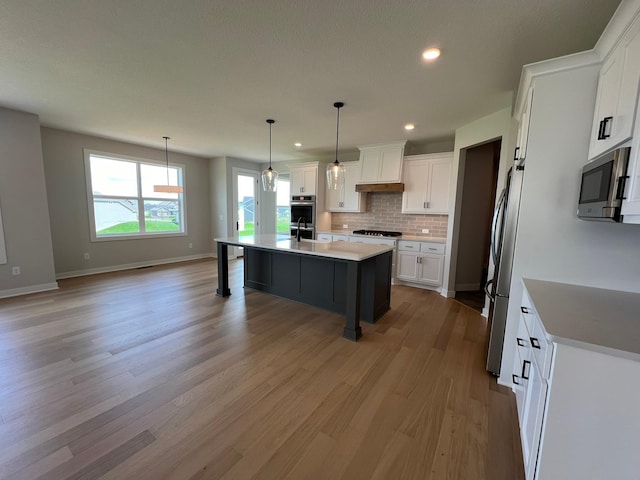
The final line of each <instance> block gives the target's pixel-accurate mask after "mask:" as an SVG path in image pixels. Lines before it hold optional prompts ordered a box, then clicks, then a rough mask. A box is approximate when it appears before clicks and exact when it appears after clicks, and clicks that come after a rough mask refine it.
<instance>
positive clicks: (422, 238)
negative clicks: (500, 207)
mask: <svg viewBox="0 0 640 480" xmlns="http://www.w3.org/2000/svg"><path fill="white" fill-rule="evenodd" d="M318 233H328V234H329V235H349V236H351V237H371V238H389V239H391V240H418V241H421V242H433V243H446V242H447V239H446V238H442V237H427V236H424V235H404V234H402V236H401V237H375V236H371V235H358V234H356V233H353V232H352V231H351V230H322V231H320V230H319V231H318Z"/></svg>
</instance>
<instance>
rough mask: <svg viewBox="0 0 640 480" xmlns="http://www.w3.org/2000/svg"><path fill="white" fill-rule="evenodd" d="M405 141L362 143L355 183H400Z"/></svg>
mask: <svg viewBox="0 0 640 480" xmlns="http://www.w3.org/2000/svg"><path fill="white" fill-rule="evenodd" d="M405 143H406V142H397V143H387V144H378V145H364V146H362V147H358V148H359V149H360V175H359V179H358V181H357V183H400V182H401V181H402V159H403V158H404V146H405Z"/></svg>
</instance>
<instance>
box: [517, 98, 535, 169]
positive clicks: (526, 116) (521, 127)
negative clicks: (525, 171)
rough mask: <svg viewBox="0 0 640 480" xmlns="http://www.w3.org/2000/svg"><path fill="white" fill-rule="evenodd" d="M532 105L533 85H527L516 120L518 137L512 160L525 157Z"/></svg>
mask: <svg viewBox="0 0 640 480" xmlns="http://www.w3.org/2000/svg"><path fill="white" fill-rule="evenodd" d="M532 105H533V87H529V91H528V92H527V98H526V100H525V103H524V106H523V108H522V113H521V114H520V119H519V122H518V137H517V142H518V144H517V145H516V151H515V152H514V155H513V159H514V160H524V159H525V158H527V144H528V142H529V125H530V123H531V106H532Z"/></svg>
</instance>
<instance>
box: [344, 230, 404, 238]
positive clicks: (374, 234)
mask: <svg viewBox="0 0 640 480" xmlns="http://www.w3.org/2000/svg"><path fill="white" fill-rule="evenodd" d="M353 234H354V235H370V236H372V237H401V236H402V232H387V231H385V230H354V231H353Z"/></svg>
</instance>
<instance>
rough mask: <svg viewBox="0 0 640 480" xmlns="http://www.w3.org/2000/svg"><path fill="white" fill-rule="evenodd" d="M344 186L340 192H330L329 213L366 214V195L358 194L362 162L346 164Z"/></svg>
mask: <svg viewBox="0 0 640 480" xmlns="http://www.w3.org/2000/svg"><path fill="white" fill-rule="evenodd" d="M342 165H343V166H344V186H343V188H342V189H340V190H328V192H327V200H326V201H327V204H326V207H327V211H329V212H364V210H365V207H366V193H360V192H356V181H357V180H358V178H360V162H344V163H343V164H342Z"/></svg>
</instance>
